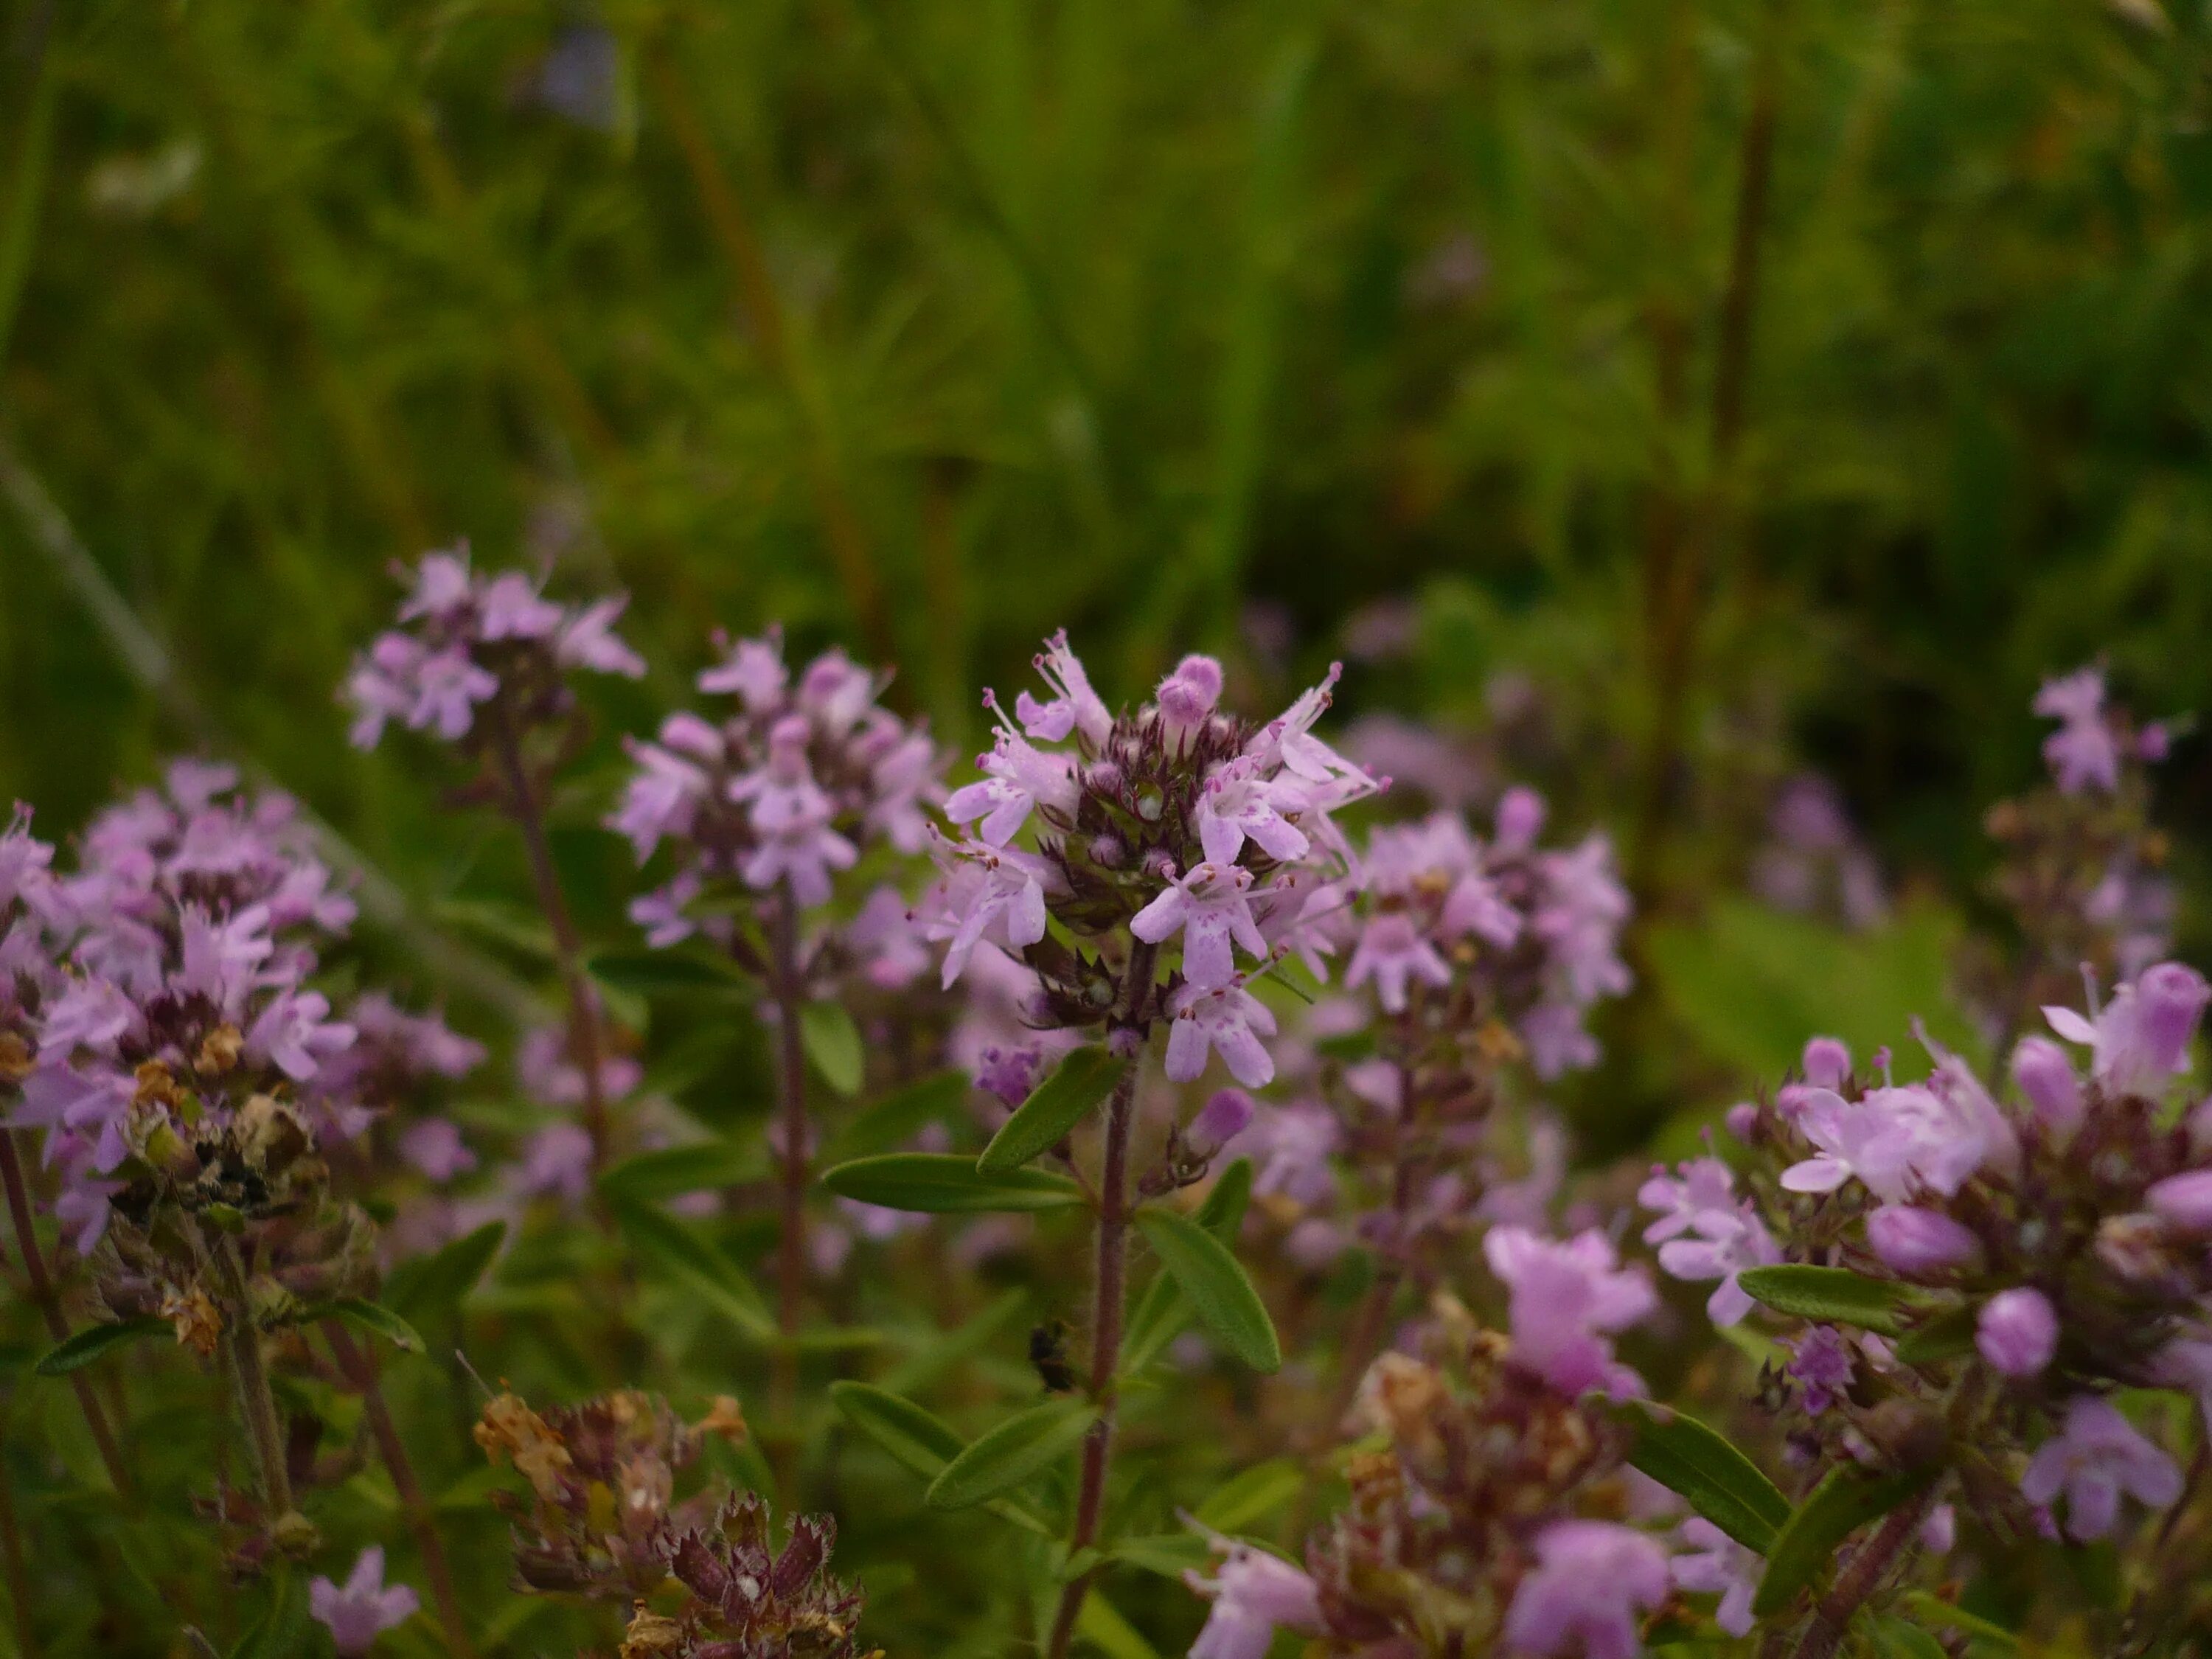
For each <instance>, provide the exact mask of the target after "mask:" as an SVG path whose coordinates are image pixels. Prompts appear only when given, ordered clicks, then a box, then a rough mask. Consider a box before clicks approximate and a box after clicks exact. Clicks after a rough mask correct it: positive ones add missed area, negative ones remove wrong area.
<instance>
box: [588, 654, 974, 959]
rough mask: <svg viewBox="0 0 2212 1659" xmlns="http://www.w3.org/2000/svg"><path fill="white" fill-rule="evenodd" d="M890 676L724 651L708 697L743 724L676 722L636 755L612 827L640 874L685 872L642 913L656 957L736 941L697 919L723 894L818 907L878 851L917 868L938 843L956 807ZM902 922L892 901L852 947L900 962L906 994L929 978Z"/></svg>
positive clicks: (686, 718) (844, 665)
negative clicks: (915, 977)
mask: <svg viewBox="0 0 2212 1659" xmlns="http://www.w3.org/2000/svg"><path fill="white" fill-rule="evenodd" d="M888 678H889V677H888V676H886V675H882V674H878V673H876V672H874V671H871V670H869V669H866V668H863V667H861V666H860V665H858V664H856V663H854V661H853V660H852V659H850V658H849V657H848V656H846V654H845V653H843V652H842V651H839V650H834V649H833V650H829V651H825V652H824V653H822V655H820V656H818V657H817V658H816V659H814V660H813V661H812V662H811V663H809V664H807V665H806V666H805V668H804V669H802V670H801V671H799V674H798V676H797V678H795V679H794V678H793V675H792V673H791V671H790V670H789V669H787V667H786V666H785V665H784V660H783V642H782V640H781V636H780V635H777V634H775V633H774V632H771V633H769V635H768V636H767V637H766V638H764V639H757V640H739V641H737V642H736V643H735V644H733V645H731V644H726V655H725V659H724V660H723V661H722V662H720V663H719V664H718V665H715V666H714V667H713V668H710V669H708V670H707V671H705V672H704V673H702V674H701V675H700V676H699V689H700V690H702V691H704V692H707V693H708V694H710V695H714V696H732V697H734V698H736V700H737V704H738V707H737V710H736V712H734V713H733V714H729V715H727V716H726V717H724V718H722V719H720V720H708V719H706V718H705V717H703V716H702V715H699V714H690V713H680V714H671V715H670V716H669V717H668V719H667V720H665V721H664V722H662V724H661V727H660V732H659V738H658V739H657V740H656V741H654V742H652V743H642V742H635V741H633V742H632V743H631V744H629V751H630V757H631V758H632V760H633V761H635V763H636V770H635V773H633V774H632V775H631V777H630V780H629V784H628V786H627V787H626V788H625V789H624V791H623V799H622V803H621V805H620V806H619V807H618V808H617V810H616V811H615V812H614V813H613V815H612V816H611V817H609V818H608V820H607V824H608V827H609V828H610V829H615V830H617V831H619V832H620V833H621V834H622V835H623V836H627V837H628V838H629V843H630V846H631V848H633V849H634V850H635V853H636V854H637V860H638V862H639V863H640V864H641V865H642V864H644V863H645V862H646V860H648V859H650V858H652V857H653V854H654V852H655V851H656V850H657V849H659V848H661V847H662V846H663V845H664V844H665V845H669V846H671V847H672V848H673V851H674V855H675V861H676V866H677V868H676V872H675V874H674V875H673V876H672V877H671V879H670V880H669V881H668V882H667V883H666V884H664V885H663V886H661V887H659V888H658V889H656V890H653V892H650V893H647V894H646V895H645V896H642V897H641V898H639V899H637V900H636V901H635V902H634V903H632V905H631V906H630V915H631V917H632V919H633V920H634V921H636V922H637V923H638V925H639V926H641V927H643V928H644V929H645V930H646V934H647V939H648V941H649V942H650V943H652V944H653V945H673V944H676V943H677V942H678V941H679V940H681V939H685V938H688V937H690V935H691V934H692V933H696V932H701V931H704V932H707V933H710V934H714V935H715V936H717V937H719V938H725V939H726V937H727V936H728V934H729V932H730V929H731V927H732V922H731V920H730V918H729V917H728V916H727V915H713V914H703V915H702V914H701V913H699V912H698V911H697V910H696V909H695V908H694V907H695V906H696V904H697V902H698V901H699V900H700V899H701V898H702V896H708V895H709V894H710V892H711V890H712V889H713V888H714V886H715V884H722V883H730V882H736V883H740V884H743V886H744V888H745V889H747V890H750V891H753V892H757V893H770V892H776V891H782V892H787V893H788V894H789V895H790V896H791V898H792V900H793V902H796V903H798V904H799V905H804V906H814V905H820V904H824V903H827V902H829V897H830V895H831V890H832V879H833V878H834V877H835V876H836V874H837V873H838V872H842V871H846V870H849V869H851V868H852V867H853V866H854V865H855V864H856V863H858V862H859V860H860V854H861V851H862V848H863V847H864V846H865V845H866V843H867V842H870V841H879V842H883V843H884V844H886V845H887V846H889V847H890V848H892V849H893V850H894V851H896V852H898V853H903V854H918V853H920V852H921V850H922V849H923V848H924V847H926V846H927V844H928V839H929V825H928V820H927V816H926V809H927V808H929V807H933V806H935V805H938V804H939V803H940V802H941V801H942V800H943V799H944V790H943V788H942V787H941V785H940V784H939V773H940V770H941V768H940V764H939V758H938V754H937V749H936V745H935V744H933V743H932V742H931V741H930V738H929V733H928V732H927V729H925V728H924V727H922V726H919V725H915V724H910V723H908V721H905V720H901V719H900V718H899V717H898V716H897V715H896V714H892V713H891V712H890V710H889V709H887V708H884V707H883V705H882V704H881V703H880V702H878V701H877V699H878V697H879V696H881V695H882V692H883V690H884V685H885V684H886V683H887V681H888ZM905 910H906V903H905V901H904V900H903V899H902V898H901V897H900V896H899V895H898V893H897V892H896V890H893V889H888V888H886V889H883V890H879V891H878V892H877V893H875V894H873V895H872V896H871V897H870V899H869V901H868V903H867V905H866V907H864V908H863V910H862V913H861V914H862V917H863V919H864V921H865V923H866V925H865V926H860V925H858V924H856V929H855V931H856V933H857V934H858V939H857V941H856V948H857V949H860V950H862V951H866V953H867V955H868V956H869V957H870V961H871V963H872V964H873V963H876V962H878V961H880V960H890V961H891V962H892V963H894V964H895V965H894V966H893V967H892V968H891V969H889V970H888V971H889V973H890V977H892V978H893V979H894V980H895V981H896V980H897V978H898V975H901V974H904V975H911V974H912V973H913V972H914V971H915V969H918V968H919V966H920V962H919V959H918V958H919V954H920V952H919V946H918V945H917V944H916V943H915V941H913V940H912V939H911V937H910V934H909V933H908V930H907V929H906V928H905V927H903V925H902V923H903V921H904V914H905Z"/></svg>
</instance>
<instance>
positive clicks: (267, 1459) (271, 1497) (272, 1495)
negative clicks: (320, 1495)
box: [215, 1238, 292, 1522]
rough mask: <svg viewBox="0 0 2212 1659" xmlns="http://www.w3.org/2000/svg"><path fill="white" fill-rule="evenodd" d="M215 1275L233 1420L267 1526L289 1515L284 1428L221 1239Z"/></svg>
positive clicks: (242, 1278)
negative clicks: (239, 1426) (238, 1422)
mask: <svg viewBox="0 0 2212 1659" xmlns="http://www.w3.org/2000/svg"><path fill="white" fill-rule="evenodd" d="M215 1261H216V1273H218V1275H219V1277H220V1282H221V1284H222V1293H223V1300H224V1302H225V1303H226V1304H228V1305H227V1306H226V1307H224V1309H223V1310H222V1350H223V1356H224V1358H226V1359H228V1361H229V1364H230V1374H231V1383H232V1386H233V1388H234V1389H235V1391H236V1393H237V1395H238V1414H239V1416H240V1417H241V1418H243V1419H245V1421H246V1443H247V1444H248V1446H249V1447H250V1448H251V1449H252V1454H253V1466H254V1473H255V1474H256V1476H257V1477H258V1480H259V1482H260V1486H261V1499H262V1504H263V1507H264V1510H265V1511H266V1514H267V1518H268V1519H269V1520H270V1522H276V1521H280V1520H282V1519H283V1517H284V1516H287V1515H289V1514H290V1513H291V1512H292V1477H291V1473H290V1470H289V1468H288V1467H287V1462H286V1459H285V1455H284V1428H283V1423H282V1422H281V1421H280V1420H279V1419H278V1417H277V1414H276V1396H275V1395H273V1394H271V1393H270V1389H269V1370H268V1367H267V1366H265V1365H264V1364H262V1360H261V1328H260V1327H259V1325H258V1324H257V1323H256V1322H255V1321H254V1317H253V1304H252V1299H251V1297H250V1296H249V1294H248V1292H247V1290H246V1269H245V1267H244V1266H243V1265H242V1264H241V1263H240V1261H239V1259H238V1247H237V1246H236V1245H234V1244H233V1243H231V1242H230V1241H229V1240H228V1239H227V1238H226V1239H224V1240H222V1243H220V1244H219V1245H218V1247H217V1248H216V1252H215Z"/></svg>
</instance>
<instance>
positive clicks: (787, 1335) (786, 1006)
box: [769, 884, 807, 1503]
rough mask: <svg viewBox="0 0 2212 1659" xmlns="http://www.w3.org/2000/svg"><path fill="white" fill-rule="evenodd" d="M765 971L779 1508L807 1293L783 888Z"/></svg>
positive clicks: (793, 949) (794, 1450) (791, 1452)
mask: <svg viewBox="0 0 2212 1659" xmlns="http://www.w3.org/2000/svg"><path fill="white" fill-rule="evenodd" d="M769 951H770V954H771V957H773V960H772V962H771V964H770V969H769V971H770V973H771V974H772V975H773V976H774V980H775V985H774V988H773V992H772V994H773V996H774V998H775V1027H776V1059H777V1072H778V1077H779V1080H780V1082H779V1090H778V1092H779V1095H780V1099H779V1101H778V1105H779V1107H780V1108H781V1126H782V1127H781V1139H782V1142H783V1145H782V1148H781V1152H782V1168H781V1180H780V1182H779V1183H778V1187H779V1191H778V1194H777V1197H778V1213H777V1221H776V1251H775V1279H776V1285H775V1324H776V1330H777V1333H778V1334H780V1335H781V1337H782V1339H783V1340H781V1342H779V1343H778V1344H777V1345H776V1349H775V1356H774V1358H773V1360H772V1362H771V1364H770V1372H769V1420H770V1421H771V1423H772V1424H773V1425H775V1432H776V1435H777V1437H778V1448H777V1449H778V1451H779V1452H780V1454H781V1459H780V1467H779V1468H777V1471H776V1478H777V1482H778V1484H779V1485H780V1486H781V1487H782V1488H783V1492H782V1496H783V1498H784V1500H785V1502H787V1503H793V1502H796V1500H797V1496H798V1493H797V1488H796V1486H795V1484H794V1483H795V1482H796V1480H797V1478H798V1458H799V1349H798V1346H797V1341H796V1339H797V1337H798V1334H799V1300H800V1297H802V1296H803V1295H804V1294H805V1289H806V1266H807V1258H806V1176H807V1167H806V1166H807V1159H806V1134H807V1121H806V1046H805V1042H804V1040H803V1034H802V1033H801V1031H800V1030H799V1006H800V1003H801V1000H802V998H801V996H800V994H799V904H798V901H797V900H795V899H794V898H793V896H792V894H791V889H790V887H789V885H788V884H787V885H785V886H782V887H781V888H779V889H777V890H776V896H775V909H774V912H773V914H772V915H771V916H770V919H769Z"/></svg>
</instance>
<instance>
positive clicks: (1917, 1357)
mask: <svg viewBox="0 0 2212 1659" xmlns="http://www.w3.org/2000/svg"><path fill="white" fill-rule="evenodd" d="M1974 1321H1975V1311H1974V1310H1973V1309H1972V1307H1971V1306H1969V1307H1964V1308H1953V1309H1951V1310H1948V1311H1947V1312H1944V1313H1940V1314H1938V1315H1936V1317H1935V1318H1933V1319H1931V1320H1929V1322H1927V1323H1926V1324H1924V1325H1921V1326H1918V1327H1917V1328H1914V1329H1912V1330H1910V1331H1907V1332H1906V1333H1905V1338H1904V1340H1902V1341H1900V1342H1899V1344H1898V1345H1897V1357H1898V1358H1899V1359H1901V1360H1903V1361H1904V1362H1905V1364H1908V1365H1932V1364H1936V1363H1937V1362H1938V1361H1941V1360H1945V1359H1956V1358H1959V1356H1960V1355H1961V1354H1967V1353H1972V1352H1973V1351H1974Z"/></svg>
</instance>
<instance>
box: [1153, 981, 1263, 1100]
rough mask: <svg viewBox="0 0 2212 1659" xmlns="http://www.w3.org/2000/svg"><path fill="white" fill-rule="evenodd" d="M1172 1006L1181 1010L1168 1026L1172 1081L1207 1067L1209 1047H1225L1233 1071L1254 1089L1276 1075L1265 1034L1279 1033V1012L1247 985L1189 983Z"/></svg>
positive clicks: (1186, 1079)
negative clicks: (1253, 992)
mask: <svg viewBox="0 0 2212 1659" xmlns="http://www.w3.org/2000/svg"><path fill="white" fill-rule="evenodd" d="M1169 1009H1170V1012H1171V1013H1172V1014H1173V1015H1174V1016H1175V1018H1174V1019H1173V1020H1172V1021H1171V1022H1170V1025H1169V1028H1168V1054H1167V1074H1168V1076H1169V1078H1170V1079H1171V1080H1172V1081H1174V1082H1176V1083H1191V1082H1195V1081H1196V1080H1197V1079H1198V1078H1199V1077H1200V1075H1201V1074H1202V1073H1204V1072H1205V1070H1206V1054H1207V1052H1208V1050H1209V1049H1211V1050H1217V1051H1218V1052H1219V1054H1220V1055H1221V1060H1222V1064H1224V1065H1225V1066H1228V1068H1229V1074H1230V1075H1231V1077H1233V1078H1235V1079H1237V1081H1238V1082H1239V1083H1241V1084H1243V1085H1244V1086H1245V1087H1246V1088H1248V1089H1257V1088H1260V1087H1262V1086H1263V1085H1266V1084H1267V1083H1269V1082H1271V1081H1273V1079H1274V1075H1275V1061H1274V1057H1273V1055H1271V1054H1268V1052H1267V1045H1266V1044H1265V1043H1263V1042H1261V1041H1260V1039H1261V1037H1263V1036H1274V1035H1275V1016H1274V1014H1273V1012H1271V1011H1270V1010H1269V1009H1268V1007H1267V1004H1265V1003H1264V1002H1261V1000H1259V998H1257V997H1255V996H1254V995H1253V994H1251V993H1250V992H1249V991H1247V990H1246V989H1244V987H1243V986H1241V985H1225V986H1223V987H1219V988H1218V989H1208V988H1206V987H1203V986H1198V985H1186V986H1184V987H1182V989H1181V990H1180V991H1177V992H1176V994H1175V997H1174V999H1173V1000H1172V1001H1171V1002H1170V1005H1169Z"/></svg>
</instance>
